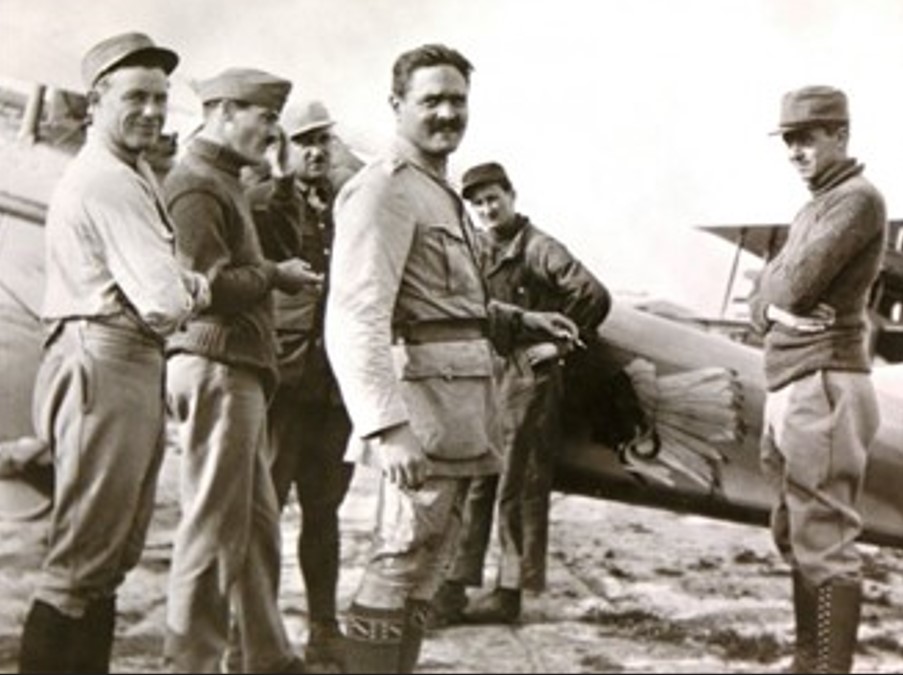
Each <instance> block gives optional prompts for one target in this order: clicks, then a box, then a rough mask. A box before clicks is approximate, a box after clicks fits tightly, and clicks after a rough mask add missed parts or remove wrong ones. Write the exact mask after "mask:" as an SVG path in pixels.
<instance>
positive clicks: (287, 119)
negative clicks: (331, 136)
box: [280, 101, 335, 138]
mask: <svg viewBox="0 0 903 675" xmlns="http://www.w3.org/2000/svg"><path fill="white" fill-rule="evenodd" d="M280 122H281V124H282V128H283V129H284V130H285V135H286V136H288V137H289V138H296V137H297V136H301V135H302V134H306V133H307V132H309V131H314V130H316V129H328V128H329V127H331V126H333V125H334V124H335V121H333V119H332V118H331V117H330V116H329V111H328V110H327V109H326V106H325V105H323V103H322V102H321V101H301V102H298V103H291V104H289V105H288V106H287V107H286V109H285V110H284V111H283V113H282V119H281V120H280Z"/></svg>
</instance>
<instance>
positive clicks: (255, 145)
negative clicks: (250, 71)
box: [225, 101, 279, 162]
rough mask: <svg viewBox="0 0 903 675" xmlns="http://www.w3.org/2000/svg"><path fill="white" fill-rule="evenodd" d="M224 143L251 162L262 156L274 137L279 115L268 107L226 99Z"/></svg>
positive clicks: (258, 159)
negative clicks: (239, 103) (240, 103)
mask: <svg viewBox="0 0 903 675" xmlns="http://www.w3.org/2000/svg"><path fill="white" fill-rule="evenodd" d="M225 105H226V106H227V111H226V124H225V135H226V144H227V145H228V146H229V147H230V148H231V149H232V150H234V151H235V152H237V153H238V154H239V155H241V156H242V157H244V158H245V159H247V160H249V161H251V162H260V161H262V160H263V158H264V153H266V149H267V146H269V144H270V143H272V142H273V140H274V138H275V137H276V129H277V127H276V125H277V122H278V121H279V115H278V114H277V113H276V112H275V111H274V110H272V109H270V108H265V107H263V106H260V105H256V104H253V103H250V104H247V105H238V104H235V102H234V101H227V102H226V103H225Z"/></svg>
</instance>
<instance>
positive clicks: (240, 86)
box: [195, 68, 292, 113]
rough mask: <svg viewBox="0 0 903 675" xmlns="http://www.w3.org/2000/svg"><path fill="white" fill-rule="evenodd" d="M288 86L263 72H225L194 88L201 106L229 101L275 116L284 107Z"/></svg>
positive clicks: (290, 84) (289, 89)
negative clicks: (260, 108) (257, 108)
mask: <svg viewBox="0 0 903 675" xmlns="http://www.w3.org/2000/svg"><path fill="white" fill-rule="evenodd" d="M291 89H292V83H291V82H289V81H288V80H285V79H283V78H281V77H277V76H276V75H271V74H270V73H267V72H265V71H263V70H255V69H253V68H228V69H226V70H224V71H223V72H221V73H220V74H219V75H215V76H214V77H211V78H210V79H207V80H202V81H200V82H198V83H196V84H195V91H197V93H198V96H200V98H201V102H202V103H209V102H210V101H219V100H222V99H230V100H233V101H244V102H245V103H251V104H253V105H259V106H262V107H264V108H269V109H271V110H274V111H276V112H277V113H278V112H279V111H281V110H282V106H284V105H285V99H286V98H288V93H289V91H291Z"/></svg>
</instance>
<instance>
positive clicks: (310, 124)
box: [249, 101, 353, 664]
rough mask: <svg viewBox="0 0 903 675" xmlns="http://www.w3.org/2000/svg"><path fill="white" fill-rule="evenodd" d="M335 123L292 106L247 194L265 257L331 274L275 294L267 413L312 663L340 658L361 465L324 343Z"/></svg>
mask: <svg viewBox="0 0 903 675" xmlns="http://www.w3.org/2000/svg"><path fill="white" fill-rule="evenodd" d="M334 124H335V123H334V122H333V121H332V119H331V118H330V116H329V113H328V111H327V110H326V107H325V106H324V105H323V104H322V103H320V102H319V101H310V102H306V103H301V104H296V105H292V106H289V107H288V108H287V109H286V111H285V113H284V114H283V116H282V128H283V130H284V132H285V136H286V137H287V139H288V142H289V143H290V145H288V144H286V143H285V141H284V140H283V141H282V142H281V143H279V144H278V151H277V152H270V153H268V155H267V156H268V159H270V160H271V162H270V163H271V173H272V174H273V179H272V180H271V181H267V182H266V183H263V184H262V185H260V186H258V187H257V188H254V189H253V190H252V191H251V192H250V193H249V197H250V200H251V203H252V206H253V213H254V221H255V224H256V226H257V233H258V235H259V237H260V242H261V245H262V246H263V253H264V255H265V256H266V257H267V258H268V259H270V260H276V261H281V260H288V259H291V258H294V257H299V258H301V259H303V260H305V261H306V262H307V263H308V264H309V265H310V268H311V270H312V271H313V272H314V273H316V274H318V275H320V276H321V278H323V279H324V282H323V283H321V284H317V285H313V284H312V285H310V286H306V287H305V288H303V289H302V290H301V291H300V292H299V293H295V294H289V293H285V292H283V291H279V290H277V291H274V293H273V297H274V299H275V306H276V336H277V338H278V342H279V351H278V361H279V386H278V387H277V388H276V394H275V396H274V397H273V400H272V401H271V402H270V408H269V412H268V415H269V418H268V425H269V439H270V444H271V445H272V451H273V453H274V462H273V467H272V473H273V483H274V484H275V486H276V496H277V498H278V499H279V506H280V508H282V507H284V506H285V502H286V500H287V499H288V494H289V490H290V489H291V487H292V485H294V486H295V493H296V495H297V497H298V501H299V503H300V505H301V518H302V522H301V534H300V536H299V537H298V563H299V566H300V568H301V574H302V576H303V577H304V587H305V589H306V591H307V610H308V638H307V649H306V652H305V659H306V661H307V662H308V664H310V663H325V664H330V663H331V664H338V663H340V659H339V651H338V649H339V647H340V644H341V637H342V634H341V631H340V630H339V627H338V623H337V621H336V592H337V589H338V580H339V562H340V558H339V541H340V538H339V506H341V504H342V500H343V499H344V498H345V494H346V493H347V492H348V486H349V484H350V482H351V476H352V471H353V465H352V464H350V463H347V462H345V461H344V459H343V454H344V451H345V446H346V444H347V442H348V435H349V434H350V433H351V422H350V421H349V419H348V413H347V412H346V411H345V406H344V405H343V404H342V398H341V396H340V394H339V389H338V385H337V384H336V381H335V378H334V377H333V375H332V370H331V369H330V367H329V362H328V361H327V359H326V348H325V346H324V344H323V316H324V312H325V308H326V290H327V283H326V281H325V275H326V273H327V271H328V268H329V259H330V254H331V252H332V239H333V221H332V203H333V197H334V194H335V189H334V187H333V185H332V183H331V181H330V173H331V165H332V143H333V137H332V127H333V125H334ZM272 149H276V148H275V146H274V148H272Z"/></svg>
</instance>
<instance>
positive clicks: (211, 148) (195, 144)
mask: <svg viewBox="0 0 903 675" xmlns="http://www.w3.org/2000/svg"><path fill="white" fill-rule="evenodd" d="M191 152H193V153H194V154H196V155H198V156H199V157H201V158H202V159H204V160H205V161H207V162H210V163H211V164H213V165H214V166H215V167H217V168H218V169H221V170H223V171H226V172H227V173H229V174H231V175H233V176H235V177H236V178H238V177H239V175H240V174H241V168H242V167H243V166H249V165H251V164H253V162H252V161H250V160H249V159H248V158H247V157H244V156H243V155H240V154H238V153H237V152H235V151H234V150H232V149H231V148H227V147H226V146H225V145H220V144H219V143H215V142H213V141H211V140H208V139H206V138H195V139H194V140H193V141H192V142H191Z"/></svg>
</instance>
